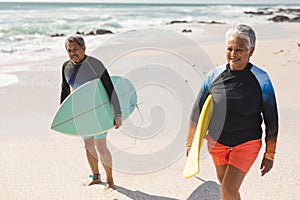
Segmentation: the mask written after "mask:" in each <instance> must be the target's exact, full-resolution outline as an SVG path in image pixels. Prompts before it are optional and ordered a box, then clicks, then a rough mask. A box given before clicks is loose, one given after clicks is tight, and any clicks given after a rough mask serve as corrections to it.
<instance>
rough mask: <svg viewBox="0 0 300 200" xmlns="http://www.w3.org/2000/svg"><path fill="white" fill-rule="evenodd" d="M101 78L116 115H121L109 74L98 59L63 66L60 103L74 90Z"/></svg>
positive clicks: (67, 62)
mask: <svg viewBox="0 0 300 200" xmlns="http://www.w3.org/2000/svg"><path fill="white" fill-rule="evenodd" d="M98 78H100V80H101V82H102V84H103V86H104V88H105V89H106V91H107V94H108V96H109V98H110V102H111V104H112V107H113V110H114V113H115V114H121V108H120V104H119V99H118V97H117V94H116V93H115V92H114V87H113V84H112V82H111V79H110V77H109V74H108V72H107V70H106V68H105V67H104V65H103V64H102V62H101V61H99V60H98V59H96V58H94V57H91V56H85V57H84V59H82V61H80V62H79V63H74V62H72V61H71V60H68V61H66V62H64V64H63V66H62V85H61V96H60V103H62V102H63V101H64V100H65V98H66V97H67V96H68V95H69V94H70V93H71V89H72V90H74V89H76V88H78V87H79V86H81V85H83V84H84V83H86V82H88V81H91V80H94V79H98Z"/></svg>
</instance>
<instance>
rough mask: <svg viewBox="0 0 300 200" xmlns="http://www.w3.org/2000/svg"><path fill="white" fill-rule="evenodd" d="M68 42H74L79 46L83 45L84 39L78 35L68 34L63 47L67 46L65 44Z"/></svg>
mask: <svg viewBox="0 0 300 200" xmlns="http://www.w3.org/2000/svg"><path fill="white" fill-rule="evenodd" d="M69 42H76V43H77V44H78V45H79V46H80V47H83V46H85V42H84V39H83V38H82V37H81V36H79V35H71V36H69V37H68V38H67V39H66V41H65V47H67V44H68V43H69Z"/></svg>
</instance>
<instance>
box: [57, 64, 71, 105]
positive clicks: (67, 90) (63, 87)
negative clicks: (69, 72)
mask: <svg viewBox="0 0 300 200" xmlns="http://www.w3.org/2000/svg"><path fill="white" fill-rule="evenodd" d="M66 66H67V65H66V64H64V65H63V67H62V84H61V93H60V103H62V102H63V101H64V100H65V99H66V98H67V96H68V95H69V94H70V93H71V91H70V86H69V84H68V82H67V80H66V77H65V68H66Z"/></svg>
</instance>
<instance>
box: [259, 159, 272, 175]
mask: <svg viewBox="0 0 300 200" xmlns="http://www.w3.org/2000/svg"><path fill="white" fill-rule="evenodd" d="M273 164H274V160H269V159H267V158H263V160H262V162H261V165H260V171H261V176H264V175H265V174H266V173H268V172H269V171H270V170H271V169H272V168H273Z"/></svg>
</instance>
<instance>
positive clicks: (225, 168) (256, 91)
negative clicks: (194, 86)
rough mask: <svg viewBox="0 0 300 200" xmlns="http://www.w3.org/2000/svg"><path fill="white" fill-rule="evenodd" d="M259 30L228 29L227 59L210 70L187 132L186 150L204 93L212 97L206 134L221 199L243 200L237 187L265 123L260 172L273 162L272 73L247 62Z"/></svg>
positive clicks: (254, 154) (275, 118) (275, 124)
mask: <svg viewBox="0 0 300 200" xmlns="http://www.w3.org/2000/svg"><path fill="white" fill-rule="evenodd" d="M255 40H256V37H255V33H254V31H253V30H252V28H251V27H249V26H247V25H244V24H241V25H238V26H236V27H234V28H231V29H230V30H228V31H227V33H226V43H227V47H226V58H227V63H226V64H224V65H222V66H220V67H218V68H216V69H214V70H213V71H212V72H211V73H209V74H208V75H207V77H206V79H205V80H204V83H203V85H202V86H201V89H200V92H199V94H198V97H197V100H196V102H195V104H194V106H193V110H192V114H191V120H190V123H189V129H188V135H187V142H186V145H187V151H186V152H187V155H188V152H189V150H190V146H191V144H192V141H193V138H194V134H195V130H196V126H197V122H198V118H199V115H200V111H201V108H202V106H203V104H204V101H205V99H206V97H207V96H208V95H209V94H212V96H213V106H214V110H213V114H212V118H211V122H210V125H209V130H208V134H207V136H206V139H207V142H208V150H209V152H210V154H211V156H212V159H213V161H214V164H215V168H216V172H217V177H218V180H219V182H220V186H221V196H222V200H235V199H237V200H238V199H241V197H240V194H239V188H240V186H241V184H242V182H243V180H244V177H245V176H246V174H247V172H248V171H249V169H250V167H251V165H252V164H253V163H254V161H255V159H256V158H257V155H258V153H259V150H260V148H261V145H262V127H261V125H262V122H264V124H265V127H266V129H265V142H266V150H265V153H264V158H263V160H262V163H261V175H262V176H263V175H265V174H266V173H268V172H269V171H270V170H271V169H272V167H273V160H274V154H275V148H276V141H277V134H278V112H277V105H276V99H275V94H274V89H273V86H272V83H271V81H270V78H269V76H268V74H267V73H266V72H265V71H263V70H262V69H260V68H258V67H257V66H255V65H253V64H251V63H250V62H249V59H250V57H251V56H252V54H253V52H254V49H255Z"/></svg>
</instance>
